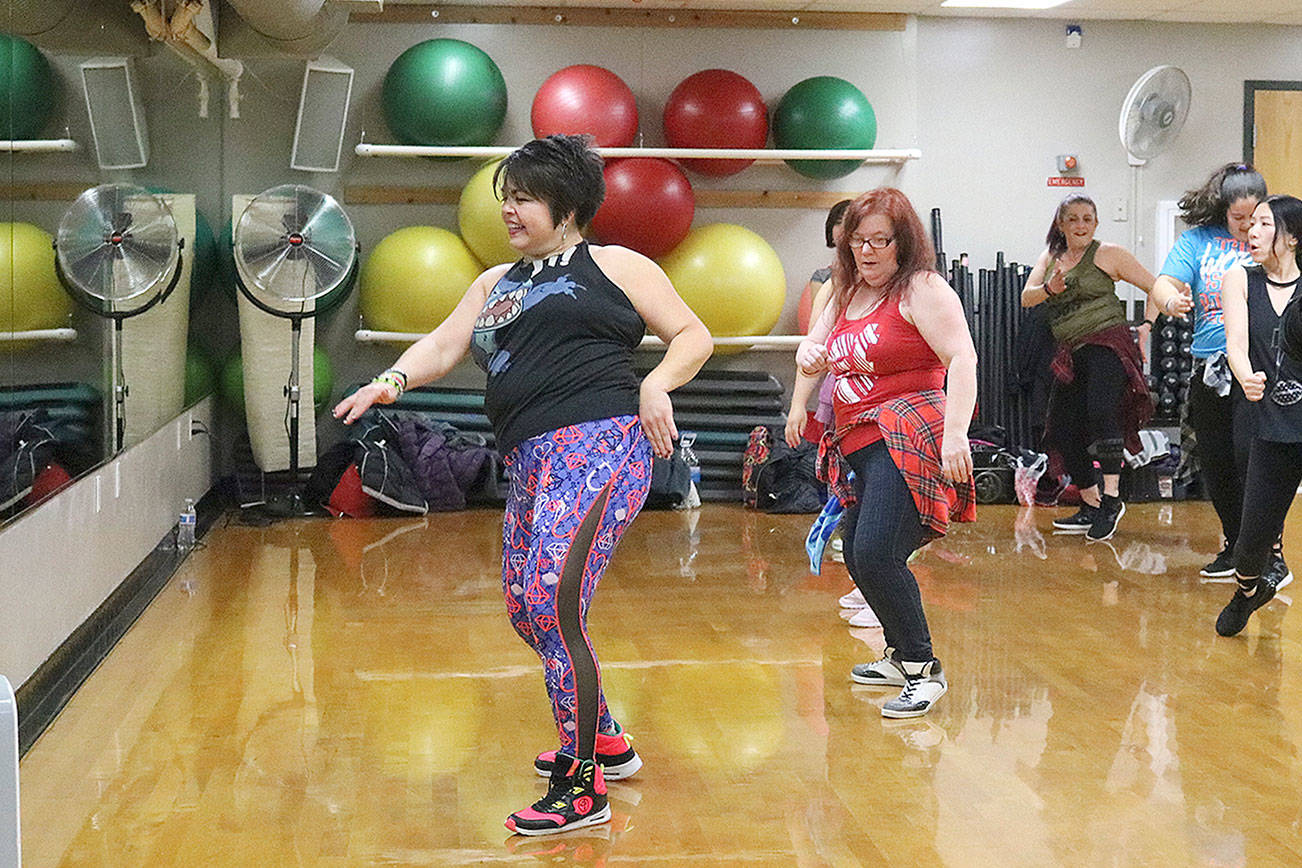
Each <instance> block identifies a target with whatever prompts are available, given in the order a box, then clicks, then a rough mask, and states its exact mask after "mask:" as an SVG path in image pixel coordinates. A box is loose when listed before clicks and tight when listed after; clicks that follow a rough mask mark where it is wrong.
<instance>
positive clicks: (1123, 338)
mask: <svg viewBox="0 0 1302 868" xmlns="http://www.w3.org/2000/svg"><path fill="white" fill-rule="evenodd" d="M1098 225H1099V216H1098V209H1097V208H1096V207H1095V206H1094V201H1093V200H1092V199H1090V198H1089V197H1088V196H1085V195H1083V194H1080V193H1074V194H1072V195H1070V196H1068V197H1067V198H1065V199H1063V200H1062V202H1061V203H1060V204H1059V205H1058V210H1057V211H1056V212H1055V213H1054V216H1053V222H1052V223H1051V224H1050V226H1049V232H1048V235H1047V237H1046V238H1045V241H1046V243H1047V245H1048V246H1047V248H1046V249H1045V251H1044V252H1043V253H1041V254H1040V258H1039V259H1038V260H1037V261H1036V263H1035V267H1034V268H1032V269H1031V274H1030V276H1029V277H1028V278H1027V280H1026V286H1025V287H1024V288H1023V289H1022V306H1023V307H1033V306H1035V305H1037V304H1046V305H1047V309H1048V314H1049V325H1050V328H1052V330H1053V336H1054V339H1055V340H1056V341H1057V342H1058V352H1057V355H1056V356H1055V357H1054V360H1053V373H1054V378H1055V381H1054V386H1053V393H1052V395H1051V396H1050V398H1049V417H1048V421H1047V424H1046V426H1045V435H1044V436H1045V441H1046V442H1045V445H1046V446H1047V447H1049V449H1051V450H1053V451H1055V452H1057V454H1058V456H1059V457H1060V458H1061V461H1062V464H1063V466H1064V468H1065V469H1066V471H1067V473H1068V474H1070V475H1071V478H1072V481H1073V482H1074V483H1075V484H1076V487H1077V488H1078V489H1079V490H1080V495H1081V501H1082V504H1081V508H1080V509H1079V510H1078V511H1077V512H1076V513H1075V514H1073V515H1071V516H1068V517H1065V518H1059V519H1055V520H1054V522H1053V526H1054V527H1055V528H1057V529H1058V530H1060V531H1065V532H1067V533H1084V534H1085V536H1086V538H1087V539H1089V540H1092V541H1101V540H1106V539H1109V538H1111V537H1112V535H1113V534H1114V533H1116V530H1117V523H1118V522H1119V521H1120V520H1121V516H1122V515H1123V514H1124V513H1125V511H1126V505H1125V504H1124V503H1123V502H1122V501H1121V489H1120V483H1121V466H1122V460H1123V458H1122V456H1123V452H1124V449H1125V447H1126V446H1127V445H1128V444H1129V445H1130V446H1131V449H1132V451H1134V452H1138V451H1139V444H1138V432H1139V428H1140V426H1141V425H1143V423H1144V422H1145V421H1147V420H1148V418H1149V416H1150V415H1151V414H1152V403H1151V401H1150V400H1149V396H1148V385H1147V383H1146V382H1145V380H1144V369H1143V365H1144V362H1143V359H1142V358H1141V357H1140V355H1139V347H1138V345H1136V343H1135V339H1134V338H1133V337H1132V336H1131V333H1130V327H1129V325H1128V324H1127V321H1126V309H1125V305H1123V304H1122V302H1121V299H1119V298H1118V297H1117V293H1116V284H1117V281H1118V280H1124V281H1126V282H1128V283H1131V284H1133V285H1135V286H1137V287H1139V288H1140V289H1142V290H1144V292H1150V290H1152V288H1153V275H1152V274H1150V273H1149V271H1148V269H1146V268H1144V266H1142V265H1140V264H1139V261H1138V260H1136V259H1135V257H1134V255H1133V254H1131V252H1130V251H1129V250H1126V249H1125V248H1123V247H1120V246H1118V245H1116V244H1107V243H1102V242H1099V241H1097V240H1095V238H1094V233H1095V230H1097V229H1098ZM1162 292H1163V294H1162V295H1161V296H1160V297H1159V298H1158V299H1157V302H1158V304H1159V305H1160V306H1161V307H1162V309H1163V310H1164V311H1165V312H1166V313H1168V314H1171V315H1180V314H1183V313H1184V312H1185V311H1187V310H1188V309H1189V300H1188V299H1187V298H1185V297H1184V296H1182V295H1181V294H1180V293H1179V292H1177V291H1175V290H1174V289H1170V288H1168V289H1165V290H1163V291H1162ZM1095 460H1097V461H1098V463H1099V468H1100V470H1101V471H1102V477H1103V479H1102V492H1101V493H1100V490H1099V480H1097V479H1096V478H1095V473H1094V462H1095Z"/></svg>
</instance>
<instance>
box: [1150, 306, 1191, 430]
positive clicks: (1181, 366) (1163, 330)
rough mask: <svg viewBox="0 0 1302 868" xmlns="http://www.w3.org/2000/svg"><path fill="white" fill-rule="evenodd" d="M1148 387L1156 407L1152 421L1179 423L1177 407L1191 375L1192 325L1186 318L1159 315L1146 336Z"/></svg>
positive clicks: (1166, 423)
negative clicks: (1148, 348) (1147, 345)
mask: <svg viewBox="0 0 1302 868" xmlns="http://www.w3.org/2000/svg"><path fill="white" fill-rule="evenodd" d="M1149 340H1150V342H1151V343H1150V351H1149V354H1148V389H1149V391H1150V392H1152V393H1153V399H1154V400H1155V402H1156V407H1155V408H1154V411H1153V424H1156V425H1178V424H1180V410H1181V408H1182V407H1183V406H1184V402H1185V398H1186V396H1187V395H1188V394H1189V379H1190V378H1191V377H1192V376H1193V356H1192V355H1191V354H1190V352H1189V348H1190V346H1192V344H1193V325H1192V323H1190V322H1189V321H1188V320H1186V319H1183V318H1181V319H1173V318H1171V317H1168V316H1165V315H1162V316H1159V317H1158V318H1157V322H1156V323H1155V324H1154V325H1153V328H1152V331H1151V332H1150V335H1149Z"/></svg>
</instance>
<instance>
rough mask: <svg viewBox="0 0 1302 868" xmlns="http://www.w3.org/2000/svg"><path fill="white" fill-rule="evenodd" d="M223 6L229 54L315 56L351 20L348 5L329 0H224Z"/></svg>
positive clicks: (223, 47)
mask: <svg viewBox="0 0 1302 868" xmlns="http://www.w3.org/2000/svg"><path fill="white" fill-rule="evenodd" d="M222 6H223V8H222V10H221V14H220V19H221V28H220V30H221V33H220V37H219V38H220V40H221V53H222V54H223V55H225V56H228V57H246V58H247V57H302V58H308V59H310V58H315V57H317V56H319V55H320V54H321V52H322V51H323V50H324V49H325V47H326V46H327V45H329V44H330V43H331V41H333V40H334V38H335V37H336V36H338V35H339V33H340V31H342V30H343V29H344V25H345V24H347V23H348V9H347V8H346V6H344V5H343V4H337V3H328V2H326V0H224V2H223V3H222ZM232 11H233V12H234V13H236V14H230V13H231V12H232Z"/></svg>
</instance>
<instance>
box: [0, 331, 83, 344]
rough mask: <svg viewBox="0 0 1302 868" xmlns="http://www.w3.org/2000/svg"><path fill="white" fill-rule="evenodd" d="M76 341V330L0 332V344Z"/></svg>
mask: <svg viewBox="0 0 1302 868" xmlns="http://www.w3.org/2000/svg"><path fill="white" fill-rule="evenodd" d="M76 339H77V330H76V329H67V328H63V329H29V330H28V331H25V332H0V343H13V342H17V341H59V342H62V343H67V342H70V341H75V340H76Z"/></svg>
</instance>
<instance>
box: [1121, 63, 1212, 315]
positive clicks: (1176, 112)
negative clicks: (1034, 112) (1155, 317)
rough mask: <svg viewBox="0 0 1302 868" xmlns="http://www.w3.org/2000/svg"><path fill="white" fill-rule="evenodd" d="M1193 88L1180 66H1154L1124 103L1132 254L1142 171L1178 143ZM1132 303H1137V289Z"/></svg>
mask: <svg viewBox="0 0 1302 868" xmlns="http://www.w3.org/2000/svg"><path fill="white" fill-rule="evenodd" d="M1192 96H1193V88H1192V87H1191V86H1190V84H1189V76H1187V75H1185V73H1184V70H1182V69H1180V68H1179V67H1177V66H1155V67H1153V68H1152V69H1150V70H1149V71H1148V72H1146V73H1144V74H1143V75H1141V76H1140V77H1139V78H1138V79H1137V80H1136V81H1135V83H1134V84H1133V85H1131V87H1130V93H1128V94H1126V98H1125V100H1124V101H1123V102H1122V103H1121V119H1120V121H1119V124H1118V126H1119V132H1120V134H1121V144H1122V145H1123V146H1124V147H1125V149H1126V157H1127V160H1128V162H1129V163H1130V217H1131V221H1130V252H1131V253H1134V254H1135V255H1138V254H1139V250H1138V248H1139V245H1140V243H1141V242H1142V241H1143V237H1142V236H1141V235H1140V230H1139V225H1140V220H1139V205H1140V202H1141V201H1142V200H1141V199H1140V195H1139V194H1140V184H1139V181H1140V174H1139V170H1140V169H1142V168H1143V167H1144V165H1145V164H1146V163H1147V162H1148V161H1149V160H1151V159H1153V158H1154V157H1156V156H1157V155H1158V154H1160V153H1162V152H1163V151H1165V150H1166V149H1167V148H1168V147H1170V146H1171V143H1172V142H1174V141H1175V137H1176V136H1178V135H1179V134H1180V130H1181V129H1182V128H1183V127H1184V122H1185V119H1186V118H1188V117H1189V102H1190V99H1191V98H1192ZM1130 292H1131V297H1130V301H1131V302H1132V304H1133V302H1134V300H1135V294H1134V292H1135V291H1134V289H1133V288H1132V289H1131V291H1130Z"/></svg>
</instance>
